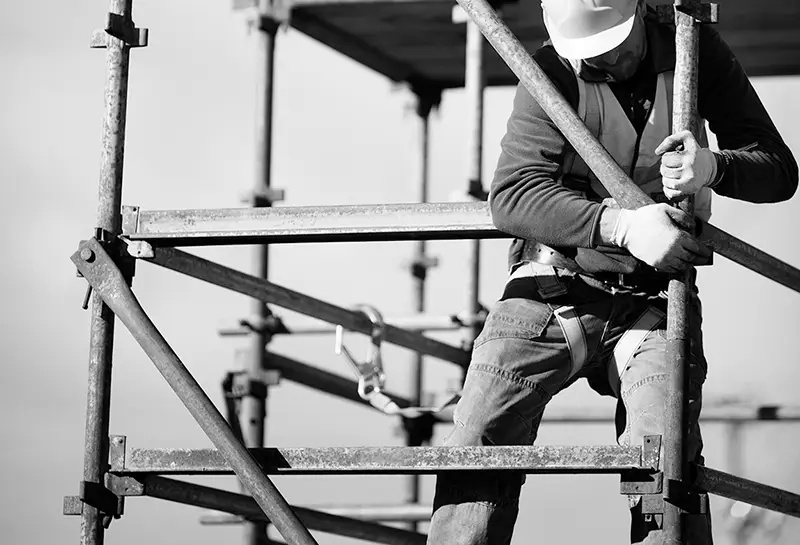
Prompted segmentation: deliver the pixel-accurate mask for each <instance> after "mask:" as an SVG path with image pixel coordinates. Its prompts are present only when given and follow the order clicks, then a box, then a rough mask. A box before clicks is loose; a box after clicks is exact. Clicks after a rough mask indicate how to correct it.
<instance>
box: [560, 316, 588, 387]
mask: <svg viewBox="0 0 800 545" xmlns="http://www.w3.org/2000/svg"><path fill="white" fill-rule="evenodd" d="M554 315H555V317H556V320H557V321H558V325H559V326H560V327H561V331H562V333H564V339H565V340H566V341H567V346H568V347H569V357H570V360H571V362H572V366H571V368H570V373H569V378H572V377H574V376H575V375H576V374H577V373H578V371H580V369H581V367H583V365H584V364H585V363H586V356H587V348H586V333H585V332H584V330H583V325H581V320H580V317H579V316H578V313H577V312H575V307H569V306H565V307H560V308H558V309H557V310H556V311H555V313H554Z"/></svg>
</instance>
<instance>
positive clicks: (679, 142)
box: [655, 131, 697, 155]
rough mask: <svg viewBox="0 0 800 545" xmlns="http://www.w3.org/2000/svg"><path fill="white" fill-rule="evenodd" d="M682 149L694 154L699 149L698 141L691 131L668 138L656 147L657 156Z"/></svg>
mask: <svg viewBox="0 0 800 545" xmlns="http://www.w3.org/2000/svg"><path fill="white" fill-rule="evenodd" d="M680 148H683V149H684V150H687V151H692V152H693V151H694V150H696V149H697V141H696V140H695V139H694V136H692V133H691V132H690V131H680V132H676V133H675V134H671V135H670V136H667V137H666V138H665V139H664V141H663V142H661V143H660V144H659V145H658V147H656V149H655V154H656V155H663V154H665V153H667V152H668V151H675V150H677V149H680Z"/></svg>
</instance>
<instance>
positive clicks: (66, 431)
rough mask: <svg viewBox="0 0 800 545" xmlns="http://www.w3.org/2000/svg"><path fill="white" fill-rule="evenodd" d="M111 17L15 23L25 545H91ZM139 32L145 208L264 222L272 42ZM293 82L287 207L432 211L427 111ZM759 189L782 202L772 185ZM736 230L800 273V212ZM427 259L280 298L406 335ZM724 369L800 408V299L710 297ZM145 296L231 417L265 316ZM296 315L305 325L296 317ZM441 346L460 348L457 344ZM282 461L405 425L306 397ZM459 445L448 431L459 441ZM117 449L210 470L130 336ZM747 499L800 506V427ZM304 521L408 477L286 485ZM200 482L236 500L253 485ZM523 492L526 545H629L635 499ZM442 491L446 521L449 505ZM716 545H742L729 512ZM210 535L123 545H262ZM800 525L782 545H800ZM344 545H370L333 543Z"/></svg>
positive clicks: (279, 265) (15, 262)
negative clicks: (99, 32)
mask: <svg viewBox="0 0 800 545" xmlns="http://www.w3.org/2000/svg"><path fill="white" fill-rule="evenodd" d="M106 10H107V2H105V1H104V0H90V1H87V2H80V3H73V2H59V1H55V0H45V1H41V2H3V3H0V68H2V74H3V79H2V85H0V173H2V180H3V188H4V189H3V193H4V198H2V199H0V222H2V229H0V236H2V247H4V248H6V250H5V251H6V253H5V254H4V255H5V256H6V257H5V259H4V260H3V266H2V268H0V280H1V281H0V301H2V303H3V306H2V311H1V312H0V319H2V324H1V327H0V335H2V347H3V349H2V353H3V363H4V365H3V369H4V373H3V378H2V380H0V411H1V412H2V414H3V418H2V420H0V422H2V435H1V436H0V437H2V448H0V468H2V472H3V474H2V477H3V486H2V492H0V530H2V535H3V541H4V542H8V543H26V544H44V543H75V542H77V541H78V536H79V526H80V521H79V517H65V516H62V515H61V505H62V498H63V496H64V495H72V494H77V492H78V483H79V481H80V480H81V478H82V459H83V428H84V408H85V395H86V364H87V353H88V322H89V313H88V312H84V311H82V310H81V309H80V304H81V301H82V299H83V294H84V290H85V282H84V281H82V280H80V279H78V278H76V277H75V271H74V268H73V267H72V264H71V262H70V261H69V256H70V255H71V254H72V252H73V251H74V250H75V248H76V247H77V244H78V242H79V241H80V240H81V239H83V238H87V237H89V236H91V234H92V228H93V226H94V222H95V209H96V203H97V195H96V192H97V178H98V172H99V157H100V136H101V135H100V132H101V131H100V129H101V120H102V115H103V88H104V82H105V53H104V52H103V51H100V50H92V49H89V48H88V41H89V36H90V34H91V31H92V30H93V29H95V28H99V27H101V26H102V24H103V21H104V18H105V12H106ZM134 19H135V22H136V23H137V25H138V26H140V27H148V28H149V29H150V45H149V47H147V48H146V49H138V50H134V51H133V52H132V63H131V72H130V78H131V79H130V95H129V106H128V127H127V142H126V158H125V189H124V193H123V201H124V203H125V204H130V205H134V204H135V205H139V206H141V207H142V208H145V209H173V208H223V207H237V206H241V203H240V200H239V199H240V196H241V195H242V194H243V193H244V192H246V191H247V189H248V188H249V187H250V186H251V183H252V171H253V169H252V164H253V156H254V130H255V121H254V118H253V112H254V109H255V108H254V106H255V96H254V90H255V86H254V81H255V75H256V66H255V47H256V41H255V39H254V36H248V33H247V31H246V25H245V22H244V20H243V19H242V17H241V16H240V15H237V14H234V13H233V12H232V11H231V9H230V4H229V3H228V2H222V1H220V2H202V3H200V2H190V1H188V0H171V1H169V2H163V1H155V0H136V3H135V7H134ZM278 39H279V45H278V52H277V58H276V82H275V85H276V87H275V136H274V146H275V153H274V165H273V184H274V186H275V187H279V188H284V189H286V191H287V199H286V201H285V202H284V203H283V204H285V205H315V204H318V205H322V204H359V203H362V204H373V203H392V202H409V201H412V200H413V199H414V195H415V194H416V190H415V180H416V176H417V172H418V160H417V151H416V150H417V149H418V129H419V122H418V119H417V118H416V116H415V114H414V113H413V106H414V99H413V96H411V95H410V94H409V93H408V92H407V91H404V90H398V89H396V88H395V87H394V86H393V85H392V84H391V82H389V81H387V80H385V79H384V78H382V77H380V76H378V75H377V74H375V73H373V72H370V71H369V70H367V69H365V68H363V67H361V66H359V65H357V64H355V63H354V62H352V61H350V60H348V59H346V58H344V57H342V56H341V55H339V54H337V53H336V52H334V51H332V50H330V49H329V48H327V47H325V46H322V45H320V44H318V43H316V42H314V41H312V40H310V39H308V38H306V37H305V36H303V35H300V34H299V33H297V32H294V31H291V30H290V31H287V32H283V31H282V32H281V33H280V35H279V37H278ZM754 83H755V86H756V88H757V90H758V92H759V94H760V95H761V97H762V99H763V101H764V102H765V104H766V106H767V108H768V110H769V111H770V112H771V114H772V115H773V118H774V120H775V122H776V124H777V125H778V127H779V129H780V130H781V131H782V134H783V135H784V137H785V138H786V140H787V141H788V143H789V145H790V147H792V149H793V150H795V152H800V130H798V129H797V121H798V119H800V103H798V102H797V101H796V100H794V98H795V97H797V96H798V93H800V79H798V78H765V79H757V80H755V81H754ZM512 96H513V89H510V88H504V89H491V90H488V91H487V93H486V124H485V140H484V145H485V160H484V179H485V180H489V179H490V178H491V174H492V170H493V168H494V164H495V161H496V158H497V154H498V151H499V141H500V138H501V137H502V135H503V132H504V128H505V122H506V119H507V116H508V114H509V111H510V108H511V99H512ZM465 108H466V103H465V100H464V96H463V93H462V92H461V91H451V92H448V93H447V94H446V95H445V97H444V100H443V104H442V107H441V109H440V110H439V111H438V112H436V113H434V114H433V115H432V117H431V200H433V201H446V200H449V199H450V198H451V195H452V194H454V193H455V192H457V191H460V190H462V188H463V187H464V185H465V180H466V160H465V158H466V146H467V141H466V137H465V135H466V128H467V119H468V117H467V116H466V115H465V113H466V110H465ZM753 183H758V181H757V180H754V181H753ZM714 207H715V208H714V210H715V213H714V219H713V221H714V223H715V224H716V225H717V226H719V227H721V228H723V229H725V230H727V231H728V232H730V233H732V234H734V235H736V236H738V237H740V238H742V239H744V240H746V241H748V242H750V243H751V244H754V245H755V246H758V247H759V248H762V249H764V250H766V251H767V252H769V253H772V254H773V255H776V256H779V257H781V258H782V259H784V260H785V261H787V262H788V263H790V264H792V265H794V266H800V245H798V244H797V240H796V234H797V233H798V232H800V200H799V199H798V198H795V199H793V200H792V201H790V202H788V203H782V204H778V205H760V206H755V205H748V204H746V203H736V202H733V201H731V200H727V199H724V198H719V197H717V198H716V200H715V205H714ZM506 246H507V242H505V241H493V242H486V243H484V260H483V263H482V283H481V296H482V299H483V301H484V304H487V305H490V304H491V303H492V302H493V301H494V300H496V298H497V297H498V296H499V295H500V292H501V290H502V285H503V281H504V274H505V252H506ZM430 248H431V250H430V251H431V253H432V254H433V255H436V256H438V257H439V258H440V260H441V265H440V266H439V267H438V268H436V269H434V270H432V271H431V274H430V275H429V282H428V306H429V309H430V311H431V312H432V313H440V314H450V313H454V312H459V311H460V310H461V309H463V308H464V306H465V305H466V289H465V287H466V285H467V281H468V279H467V272H466V271H467V270H468V256H469V250H468V248H469V244H468V243H465V242H457V241H456V242H453V241H450V242H434V243H431V244H430ZM196 252H197V253H198V254H200V255H203V256H204V257H208V258H211V259H214V260H216V261H220V262H222V263H225V264H227V265H230V266H232V267H235V268H239V269H242V270H249V267H250V255H251V252H250V250H249V249H248V248H245V247H226V248H210V249H198V250H196ZM412 255H413V245H412V244H410V243H373V244H329V245H324V246H322V245H291V246H290V245H285V246H280V247H274V249H273V250H272V259H271V263H272V265H271V279H272V280H273V281H275V282H276V283H278V284H281V285H284V286H287V287H290V288H292V289H295V290H298V291H302V292H305V293H308V294H311V295H313V296H316V297H319V298H321V299H324V300H327V301H330V302H333V303H336V304H339V305H342V306H351V305H354V304H357V303H370V304H373V305H375V306H376V307H377V308H379V309H380V310H381V311H383V313H384V314H385V315H394V316H397V315H404V314H409V313H410V312H411V309H412V305H413V297H412V293H413V291H412V283H411V280H410V275H409V274H408V272H407V268H406V263H407V262H408V260H409V259H410V258H411V256H412ZM698 283H699V286H700V290H701V294H702V297H703V301H704V308H705V327H704V331H705V339H706V354H707V357H708V360H709V362H710V369H709V376H708V381H707V383H706V398H707V399H712V400H713V399H721V398H737V399H745V400H747V401H750V402H755V403H778V404H795V403H796V402H797V389H798V385H800V366H798V365H797V364H798V362H800V357H798V356H800V340H799V339H798V336H797V332H798V327H797V323H798V322H797V313H798V310H800V296H798V295H797V294H795V293H792V292H790V291H788V290H787V289H785V288H783V287H781V286H778V285H777V284H775V283H773V282H771V281H769V280H766V279H764V278H761V277H759V276H756V275H755V274H754V273H751V272H749V271H747V270H745V269H743V268H741V267H738V266H735V265H734V264H732V263H731V262H729V261H727V260H725V259H724V258H718V259H717V262H716V264H715V265H714V266H713V267H712V268H706V269H703V270H702V271H701V273H700V278H699V281H698ZM134 288H135V291H136V294H137V296H138V297H139V299H140V301H141V302H142V304H143V305H144V307H145V309H146V310H147V311H148V313H149V314H150V316H151V317H152V319H153V320H154V322H155V323H156V324H157V326H158V327H159V328H160V329H161V331H162V333H163V334H164V336H165V337H166V338H167V339H168V340H169V342H170V343H171V345H172V346H173V348H174V349H175V350H176V352H177V353H178V354H179V355H180V356H181V358H182V360H183V361H184V362H185V363H186V364H187V366H188V367H189V368H190V369H191V370H192V372H193V373H194V375H195V377H196V378H197V380H198V381H199V382H200V383H201V385H202V386H203V387H204V388H205V390H206V391H207V392H208V393H209V395H210V396H211V397H212V399H213V400H214V401H215V402H216V403H220V402H221V396H220V381H221V379H222V378H223V376H224V374H225V372H226V371H228V370H230V369H232V368H234V367H235V366H237V365H239V364H238V363H237V362H236V361H235V358H234V354H235V352H236V350H237V348H239V347H241V346H243V342H244V341H242V340H241V339H240V340H235V339H233V340H232V339H222V338H220V337H219V336H218V335H217V333H216V332H217V330H218V329H219V328H220V327H222V326H225V325H231V324H233V323H235V322H236V321H237V320H238V319H240V318H242V317H245V316H247V315H248V313H249V309H250V302H249V300H248V299H247V298H245V297H243V296H240V295H237V294H233V293H230V292H226V291H224V290H222V289H218V288H215V287H213V286H210V285H205V284H203V283H201V282H198V281H195V280H191V279H187V278H182V277H180V276H179V275H177V274H175V273H171V272H168V271H165V270H161V269H159V268H157V267H154V266H152V265H148V264H140V265H139V266H138V268H137V275H136V279H135V283H134ZM280 314H281V315H282V316H284V317H285V318H286V320H287V321H293V320H294V319H295V318H296V317H295V316H293V315H292V314H291V313H289V312H283V311H281V312H280ZM438 337H439V338H442V339H444V340H449V341H451V342H456V339H455V337H454V336H453V335H450V334H442V335H438ZM272 347H273V349H274V350H275V351H276V352H278V353H281V354H286V355H288V356H291V357H293V358H296V359H299V360H301V361H305V362H308V363H311V364H314V365H318V366H320V367H322V368H325V369H328V370H332V371H335V372H339V373H342V374H344V375H346V376H349V375H348V373H349V368H348V367H347V365H346V363H345V362H344V361H343V360H341V359H340V358H339V357H337V356H336V355H335V354H334V353H333V339H332V337H330V336H327V337H315V338H279V339H277V340H276V341H275V342H274V343H273V345H272ZM410 360H411V354H410V353H409V352H407V351H404V350H400V349H390V348H387V350H386V351H385V361H386V365H387V369H388V386H389V388H390V389H391V390H393V391H395V392H399V393H404V392H408V391H409V384H410V375H409V373H408V372H407V369H408V362H409V361H410ZM457 376H458V374H457V372H456V371H455V370H454V369H452V367H451V366H448V365H447V364H444V363H442V362H438V361H431V362H430V363H429V365H428V366H427V371H426V386H427V389H428V390H429V391H431V392H433V393H436V392H439V393H441V392H442V391H443V390H444V389H445V388H446V387H447V386H448V385H450V384H452V382H453V380H454V379H455V378H456V377H457ZM553 404H554V405H557V406H561V407H596V408H597V409H598V410H605V411H608V412H609V414H611V411H612V405H613V404H612V403H611V401H610V400H609V399H601V398H598V397H597V396H596V395H594V394H592V393H591V392H590V391H589V390H588V388H586V387H585V386H584V385H583V384H579V385H576V386H574V387H573V388H571V389H570V390H569V391H567V392H565V393H563V394H562V395H560V396H559V398H558V399H557V400H556V401H554V402H553ZM269 413H270V416H269V419H268V421H267V438H268V443H269V444H270V445H277V446H345V445H353V446H354V445H401V444H403V437H402V435H401V434H399V433H397V431H396V429H397V428H396V422H395V421H394V420H392V419H390V418H388V417H384V416H382V415H380V414H378V413H376V412H369V411H368V410H366V409H364V408H363V407H359V406H356V405H355V404H352V403H348V402H344V401H340V400H338V399H331V398H328V397H327V396H324V395H322V394H319V393H317V392H312V391H309V390H307V389H304V388H302V387H300V386H297V385H293V384H289V383H284V384H281V385H280V386H279V387H276V388H273V389H272V390H271V392H270V398H269ZM446 431H447V428H446V427H441V428H440V429H439V430H438V431H437V436H436V442H437V443H438V442H439V441H441V439H442V437H443V434H444V433H446ZM111 433H112V434H122V435H127V437H128V444H129V445H131V446H141V447H191V448H202V447H208V446H210V442H209V441H208V440H207V438H206V437H205V436H204V435H203V433H202V432H201V431H200V429H199V428H198V427H197V425H196V424H195V422H194V421H193V420H192V418H191V417H190V416H189V414H188V412H187V411H186V410H185V409H184V407H183V406H182V405H181V404H180V402H179V401H178V400H177V398H175V396H174V394H173V393H172V391H171V390H170V389H169V387H168V386H167V385H166V383H164V382H163V380H162V379H161V376H160V375H159V374H158V373H157V371H156V370H155V368H154V367H153V366H152V365H151V364H150V362H149V361H148V360H147V358H146V357H145V356H144V355H143V353H142V352H141V351H140V350H139V348H138V346H137V345H136V344H135V342H134V341H133V340H132V339H131V337H130V335H129V334H128V333H127V331H126V330H125V329H124V328H123V327H118V335H117V340H116V346H115V360H114V383H113V397H112V424H111ZM704 434H705V438H706V443H707V447H706V458H707V464H708V465H709V466H711V467H716V468H720V469H725V468H726V466H727V464H728V463H729V457H728V454H729V453H728V452H726V448H725V428H724V427H723V426H721V425H719V424H708V425H707V426H705V428H704ZM745 439H746V441H745V449H744V452H743V454H744V457H745V468H744V470H743V473H744V476H746V477H749V478H752V479H756V480H760V481H763V482H767V483H770V484H773V485H776V486H780V487H784V488H787V489H789V490H793V491H800V465H798V463H797V456H796V452H797V447H798V425H796V424H781V423H772V424H758V425H753V426H751V427H748V428H747V430H746V431H745ZM613 441H614V434H613V429H612V426H610V425H579V426H555V425H544V426H543V429H542V431H541V433H540V443H541V444H605V443H613ZM275 481H276V483H277V484H278V486H279V488H280V489H281V491H282V492H283V493H284V494H285V495H286V497H287V498H288V499H289V501H290V502H293V503H297V504H304V505H308V504H321V503H334V502H339V503H351V504H359V503H395V502H398V501H399V500H400V498H402V494H403V490H404V480H403V478H402V477H324V478H320V477H288V478H277V479H275ZM199 482H208V483H211V484H214V485H215V486H220V487H224V488H229V489H236V483H235V481H234V479H233V478H231V477H215V478H210V479H205V480H200V481H199ZM528 482H529V484H528V485H527V486H526V488H525V490H524V492H523V498H522V504H521V510H522V515H521V517H520V522H519V524H518V527H517V534H516V538H515V541H514V543H515V544H516V545H520V544H523V543H533V542H534V536H536V539H535V541H536V542H543V543H545V542H547V543H578V542H588V540H589V539H591V542H593V543H597V544H600V545H602V544H612V543H624V542H625V540H626V535H627V519H628V517H627V514H626V512H625V505H626V502H625V499H624V497H622V496H620V495H619V494H618V479H617V478H615V477H613V476H609V477H604V476H578V477H571V476H560V477H538V476H537V477H533V478H531V479H529V481H528ZM432 484H433V480H432V478H426V479H425V480H424V490H423V495H424V500H425V501H426V502H429V501H430V499H431V497H432ZM713 505H714V507H715V509H717V510H718V516H717V519H716V533H717V539H718V542H719V543H727V541H726V540H725V520H724V517H723V516H722V514H721V510H722V509H723V508H725V507H726V505H727V504H726V502H725V501H724V500H721V499H717V500H716V501H715V502H714V504H713ZM201 514H202V512H201V511H199V510H197V509H195V508H189V507H184V506H180V505H174V504H167V503H164V502H159V501H157V500H151V499H142V498H132V499H129V500H128V501H127V503H126V514H125V515H124V517H123V518H122V519H121V520H118V521H115V522H114V523H113V524H112V526H111V529H110V530H109V531H108V533H107V542H108V543H110V544H113V545H133V544H138V543H145V542H146V543H173V544H180V543H192V544H195V545H201V544H206V543H207V544H212V543H214V544H216V543H222V542H225V543H231V542H240V541H241V539H240V535H241V532H240V528H238V527H235V526H222V527H219V526H218V527H206V526H201V525H200V524H199V523H198V517H199V516H200V515H201ZM798 531H800V524H798V523H797V521H796V520H793V521H790V522H789V523H787V524H786V525H785V526H784V527H783V531H782V534H781V535H780V536H779V537H778V538H777V540H776V541H774V543H783V544H789V543H794V542H795V541H794V539H795V538H794V537H793V536H795V535H797V532H798ZM317 537H318V539H319V540H320V542H321V543H326V544H327V543H330V544H346V543H352V541H350V540H346V539H343V538H337V537H333V536H330V535H327V534H319V535H318V536H317Z"/></svg>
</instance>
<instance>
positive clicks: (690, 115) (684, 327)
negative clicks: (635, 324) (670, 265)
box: [664, 0, 700, 545]
mask: <svg viewBox="0 0 800 545" xmlns="http://www.w3.org/2000/svg"><path fill="white" fill-rule="evenodd" d="M684 4H694V5H693V6H690V7H693V8H694V9H693V10H692V11H693V12H694V13H699V4H700V2H698V1H695V2H684V1H682V0H675V26H676V33H675V50H676V58H675V77H674V88H673V113H672V132H673V133H675V132H679V131H685V130H688V131H691V132H692V134H694V135H695V136H697V131H698V121H699V119H698V115H697V77H698V49H699V38H700V33H699V32H700V26H699V22H698V21H697V20H696V19H695V17H694V16H693V15H690V14H689V13H685V12H684V11H683V9H684ZM680 208H681V210H683V211H684V212H686V213H687V214H688V215H689V216H690V217H694V200H693V199H691V198H690V199H685V200H684V201H683V202H682V203H681V204H680ZM693 290H694V268H693V267H690V268H689V270H688V271H686V272H684V273H682V274H681V275H680V276H679V277H677V278H674V279H673V280H671V281H670V283H669V304H668V310H667V347H666V358H667V367H668V369H669V382H668V389H669V390H668V396H667V407H666V426H665V428H666V429H665V433H664V438H665V448H664V478H665V479H666V482H667V484H668V486H667V487H665V494H666V495H667V497H665V500H666V501H665V502H664V544H665V545H680V544H682V543H684V539H683V537H684V533H683V528H684V516H683V515H684V514H685V511H684V510H683V509H682V508H681V506H680V505H677V504H676V500H678V498H680V497H682V496H683V493H682V491H684V490H686V487H685V486H684V483H685V482H686V477H687V475H686V462H687V460H686V448H685V441H684V439H685V437H686V431H687V421H686V405H687V402H688V399H687V398H686V390H687V368H688V358H689V350H690V339H691V328H692V327H699V324H694V323H691V320H690V315H689V313H688V306H689V304H690V302H689V301H690V297H691V294H692V291H693ZM670 496H671V497H670Z"/></svg>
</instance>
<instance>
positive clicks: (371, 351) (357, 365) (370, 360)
mask: <svg viewBox="0 0 800 545" xmlns="http://www.w3.org/2000/svg"><path fill="white" fill-rule="evenodd" d="M354 310H357V311H359V312H362V313H363V314H364V315H365V316H366V317H367V318H369V321H370V322H372V330H371V331H370V345H369V346H368V347H367V353H366V356H365V361H364V362H363V363H362V362H359V361H358V360H356V359H355V358H354V357H353V355H352V353H351V352H350V350H348V349H347V347H346V346H345V345H344V328H343V327H342V326H340V325H337V326H336V344H335V347H334V351H335V352H336V354H337V355H342V356H344V358H345V359H346V360H347V362H348V363H349V364H350V366H351V367H352V368H353V371H354V372H355V374H356V376H357V377H358V395H359V397H361V399H363V400H365V401H371V400H372V399H373V398H375V397H376V396H377V395H379V394H380V393H381V391H382V390H383V387H384V384H385V382H386V375H385V374H384V372H383V363H382V359H381V340H382V339H383V330H384V325H385V324H384V322H383V317H382V316H381V314H380V312H378V310H377V309H376V308H374V307H371V306H368V305H358V306H357V307H355V309H354Z"/></svg>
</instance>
